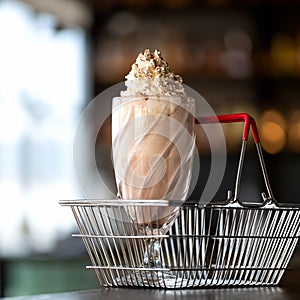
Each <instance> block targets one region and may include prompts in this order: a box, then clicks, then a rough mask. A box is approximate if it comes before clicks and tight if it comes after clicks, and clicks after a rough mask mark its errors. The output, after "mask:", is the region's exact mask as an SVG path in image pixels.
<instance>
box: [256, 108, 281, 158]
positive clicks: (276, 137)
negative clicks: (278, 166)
mask: <svg viewBox="0 0 300 300" xmlns="http://www.w3.org/2000/svg"><path fill="white" fill-rule="evenodd" d="M260 135H261V143H262V146H263V148H264V150H265V151H267V152H268V153H271V154H276V153H279V152H280V151H282V150H283V148H284V147H285V145H286V122H285V120H284V118H283V116H282V115H281V113H279V112H277V111H275V110H267V111H265V112H264V113H263V115H262V117H261V121H260Z"/></svg>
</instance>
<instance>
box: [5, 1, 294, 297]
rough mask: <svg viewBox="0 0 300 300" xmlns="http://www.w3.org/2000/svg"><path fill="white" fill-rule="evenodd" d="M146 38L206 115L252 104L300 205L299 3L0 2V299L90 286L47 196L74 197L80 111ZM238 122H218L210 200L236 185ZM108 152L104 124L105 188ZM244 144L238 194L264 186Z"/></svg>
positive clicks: (290, 198) (284, 182)
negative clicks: (221, 173)
mask: <svg viewBox="0 0 300 300" xmlns="http://www.w3.org/2000/svg"><path fill="white" fill-rule="evenodd" d="M145 48H151V49H152V50H154V49H155V48H158V49H160V50H161V52H162V54H163V56H164V58H165V59H166V60H167V61H168V62H169V64H170V67H171V69H172V70H174V71H175V72H176V73H177V74H180V75H182V77H183V78H184V82H185V83H186V84H187V85H189V86H190V87H192V88H193V89H195V90H196V91H198V92H199V93H200V94H201V95H202V96H204V97H205V99H206V100H207V101H208V102H209V103H210V105H211V106H212V107H213V109H214V110H215V111H216V112H217V113H220V114H221V113H222V114H224V113H234V112H242V111H245V112H248V113H250V114H252V115H253V116H254V117H255V118H256V120H257V122H258V125H259V130H260V135H261V140H262V146H263V149H264V151H265V152H264V153H265V158H266V164H267V169H268V171H269V176H270V181H271V184H272V187H273V190H274V194H275V196H276V197H277V199H278V201H279V202H282V203H283V202H286V203H288V202H292V203H299V202H300V198H299V192H300V189H299V170H300V2H299V1H284V0H269V1H259V0H244V1H237V0H203V1H196V0H162V1H156V0H154V1H153V0H101V1H96V0H86V1H84V0H43V1H39V0H23V1H22V0H0V195H1V198H0V199H1V200H0V201H1V207H0V296H16V295H25V294H36V293H42V292H43V293H46V292H58V291H69V290H78V289H88V288H96V287H98V284H97V281H96V277H95V276H94V274H93V273H92V272H91V271H86V270H85V269H84V267H85V265H87V264H89V262H88V259H87V256H86V253H85V250H84V249H83V243H82V242H81V240H79V239H75V238H71V233H72V232H76V228H75V223H74V221H73V216H72V215H71V212H70V211H69V210H68V209H65V208H61V207H60V206H59V205H58V200H60V199H75V198H80V197H82V194H81V193H80V190H79V187H78V185H77V182H76V178H75V176H74V172H73V162H72V146H73V135H74V130H75V128H76V124H77V122H78V118H79V116H80V113H81V112H82V110H83V109H84V107H85V106H86V105H87V104H88V103H89V101H91V100H92V99H93V98H94V97H95V96H96V95H98V94H99V93H101V92H102V91H103V90H105V89H106V88H108V87H110V86H111V85H114V84H116V83H118V82H120V81H123V80H124V76H125V75H126V74H127V73H128V72H129V69H130V66H131V64H132V63H133V62H134V60H135V58H136V56H137V54H138V53H139V52H141V51H142V50H144V49H145ZM93 122H94V120H91V124H90V125H91V126H90V129H91V130H96V129H95V128H93ZM241 130H242V127H241V126H240V125H236V124H235V125H226V126H225V125H224V132H225V136H226V141H227V148H228V165H227V171H226V172H227V173H226V176H225V178H224V182H223V184H222V187H221V189H220V195H221V196H220V197H223V195H225V194H226V189H227V188H228V187H232V186H233V185H232V184H233V182H234V175H235V171H236V163H237V155H238V151H239V147H240V142H241ZM199 135H200V133H199ZM199 140H200V141H201V139H200V138H199ZM199 140H198V146H199V152H200V156H201V160H202V161H203V163H202V161H201V163H202V165H201V166H205V162H206V161H209V153H208V150H207V149H206V148H205V147H203V146H201V142H199ZM83 143H84V141H83ZM110 149H111V145H110V126H109V121H108V122H106V123H105V125H104V126H103V127H102V128H101V130H100V133H99V139H98V140H97V143H96V153H97V158H99V160H98V167H99V169H101V170H104V172H105V174H106V179H105V180H107V181H106V182H105V183H103V185H104V186H105V184H106V185H109V186H111V187H113V180H114V178H113V171H112V166H111V162H110ZM249 150H250V151H249V154H248V156H247V161H246V165H245V174H246V176H245V179H244V181H243V188H242V195H241V197H243V199H246V200H247V199H252V197H253V195H254V194H255V195H259V193H260V192H261V191H263V190H264V188H263V187H262V182H261V179H260V170H259V166H258V164H257V158H256V155H255V152H254V151H253V150H254V148H253V145H252V146H251V143H250V149H249ZM88 176H92V175H91V174H88V172H87V177H88ZM200 179H201V178H200ZM223 187H224V189H223ZM201 188H202V186H201V182H199V184H198V185H197V187H196V189H195V191H194V192H193V193H192V195H191V197H192V198H193V197H194V198H196V199H198V198H199V193H201ZM105 196H106V191H105V188H103V195H99V197H105ZM224 197H225V196H224ZM298 248H299V247H298ZM298 252H299V251H298ZM292 263H293V264H295V265H298V262H297V259H294V261H293V262H292Z"/></svg>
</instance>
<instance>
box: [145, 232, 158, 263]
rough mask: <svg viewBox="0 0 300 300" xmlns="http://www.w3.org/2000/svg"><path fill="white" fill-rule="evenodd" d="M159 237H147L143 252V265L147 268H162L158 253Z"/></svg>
mask: <svg viewBox="0 0 300 300" xmlns="http://www.w3.org/2000/svg"><path fill="white" fill-rule="evenodd" d="M160 242H161V241H160V239H153V238H152V239H147V240H146V250H145V253H144V266H145V267H147V268H163V264H162V261H161V255H160Z"/></svg>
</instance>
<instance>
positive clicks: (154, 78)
mask: <svg viewBox="0 0 300 300" xmlns="http://www.w3.org/2000/svg"><path fill="white" fill-rule="evenodd" d="M125 78H126V82H125V85H126V87H127V90H126V91H122V92H121V96H137V95H141V96H183V95H185V90H184V87H183V84H182V78H181V76H179V75H176V74H175V73H174V72H172V71H171V70H170V67H169V65H168V63H167V62H166V61H165V60H164V59H163V57H162V55H161V53H160V51H159V50H155V51H154V52H153V53H152V52H151V51H150V50H149V49H146V50H144V52H141V53H140V54H139V55H138V57H137V59H136V61H135V63H134V64H133V65H132V66H131V70H130V72H129V74H128V75H127V76H125Z"/></svg>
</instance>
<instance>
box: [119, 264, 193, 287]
mask: <svg viewBox="0 0 300 300" xmlns="http://www.w3.org/2000/svg"><path fill="white" fill-rule="evenodd" d="M116 282H117V284H118V285H122V286H136V287H158V288H159V287H161V288H173V289H176V288H185V287H191V286H193V283H194V282H193V281H192V282H189V280H187V279H184V278H180V277H178V276H176V275H173V274H172V273H171V272H170V271H168V270H155V271H154V270H142V269H141V270H135V271H133V272H132V273H130V274H128V275H127V276H124V277H121V278H116Z"/></svg>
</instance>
